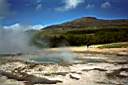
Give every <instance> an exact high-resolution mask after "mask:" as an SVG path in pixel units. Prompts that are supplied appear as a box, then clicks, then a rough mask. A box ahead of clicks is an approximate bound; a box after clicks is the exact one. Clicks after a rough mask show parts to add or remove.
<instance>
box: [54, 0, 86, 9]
mask: <svg viewBox="0 0 128 85" xmlns="http://www.w3.org/2000/svg"><path fill="white" fill-rule="evenodd" d="M81 3H84V0H64V6H62V7H59V8H57V9H56V10H58V11H67V10H71V9H74V8H76V7H77V6H78V5H79V4H81Z"/></svg>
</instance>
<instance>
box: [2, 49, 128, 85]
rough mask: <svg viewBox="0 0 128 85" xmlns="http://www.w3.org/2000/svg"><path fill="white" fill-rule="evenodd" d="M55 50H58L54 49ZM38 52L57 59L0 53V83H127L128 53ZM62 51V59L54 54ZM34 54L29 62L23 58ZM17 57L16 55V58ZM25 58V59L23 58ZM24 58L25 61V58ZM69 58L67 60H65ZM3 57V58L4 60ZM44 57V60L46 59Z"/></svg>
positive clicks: (114, 84)
mask: <svg viewBox="0 0 128 85" xmlns="http://www.w3.org/2000/svg"><path fill="white" fill-rule="evenodd" d="M57 54H58V53H57ZM57 54H55V53H54V52H51V51H50V53H48V52H44V53H43V52H42V53H40V55H38V56H39V57H42V60H43V59H45V58H44V57H43V56H46V55H49V56H47V57H50V59H52V56H54V57H53V59H54V58H56V59H59V61H60V62H57V63H52V62H50V63H49V62H48V63H46V62H45V63H43V62H41V61H39V62H38V59H35V57H37V58H38V56H35V55H21V56H17V57H16V56H13V57H1V65H0V84H1V85H50V84H52V85H128V56H125V55H123V56H122V55H110V54H108V55H107V54H106V55H104V54H90V53H70V55H69V53H66V52H65V53H64V54H63V53H59V54H58V55H57ZM63 55H66V56H68V57H71V56H73V57H72V58H67V57H64V59H65V58H67V59H66V60H64V59H63V58H62V59H60V57H59V58H58V57H57V56H62V57H63ZM26 56H29V57H28V58H30V57H31V59H33V58H32V57H34V59H33V61H32V62H30V61H28V60H27V59H26ZM19 57H20V58H19ZM24 58H25V60H24ZM26 60H27V61H26ZM39 60H40V59H39ZM68 60H69V61H68ZM4 61H5V62H4ZM47 61H48V60H47Z"/></svg>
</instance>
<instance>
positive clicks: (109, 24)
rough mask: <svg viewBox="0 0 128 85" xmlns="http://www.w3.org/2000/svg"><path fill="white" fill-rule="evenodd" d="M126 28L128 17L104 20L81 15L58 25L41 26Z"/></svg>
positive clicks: (50, 28)
mask: <svg viewBox="0 0 128 85" xmlns="http://www.w3.org/2000/svg"><path fill="white" fill-rule="evenodd" d="M89 27H90V28H91V27H95V28H128V19H114V20H104V19H97V18H96V17H82V18H79V19H75V20H72V21H69V22H65V23H62V24H58V25H52V26H48V27H45V28H43V30H71V29H86V28H89Z"/></svg>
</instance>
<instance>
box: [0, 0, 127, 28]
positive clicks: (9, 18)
mask: <svg viewBox="0 0 128 85" xmlns="http://www.w3.org/2000/svg"><path fill="white" fill-rule="evenodd" d="M127 5H128V0H0V26H2V27H4V28H10V27H14V28H20V26H22V25H24V26H28V27H33V28H34V29H35V28H42V27H44V26H47V25H52V24H57V23H62V22H65V21H69V20H72V19H76V18H80V17H86V16H93V17H97V18H104V19H121V18H128V11H127V10H128V6H127Z"/></svg>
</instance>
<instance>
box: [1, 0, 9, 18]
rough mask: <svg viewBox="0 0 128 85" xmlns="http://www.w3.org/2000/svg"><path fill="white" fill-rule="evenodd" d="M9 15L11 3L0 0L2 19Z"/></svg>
mask: <svg viewBox="0 0 128 85" xmlns="http://www.w3.org/2000/svg"><path fill="white" fill-rule="evenodd" d="M8 14H9V3H8V2H7V0H0V18H1V19H2V18H3V17H5V16H7V15H8Z"/></svg>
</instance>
